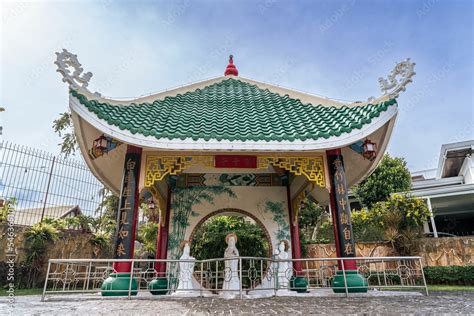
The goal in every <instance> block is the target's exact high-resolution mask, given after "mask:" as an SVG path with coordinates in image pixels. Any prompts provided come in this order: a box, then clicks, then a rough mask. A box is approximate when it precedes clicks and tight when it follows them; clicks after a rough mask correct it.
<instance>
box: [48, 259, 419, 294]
mask: <svg viewBox="0 0 474 316" xmlns="http://www.w3.org/2000/svg"><path fill="white" fill-rule="evenodd" d="M339 260H341V261H344V260H355V261H356V263H357V271H358V273H359V274H360V275H361V276H362V277H363V278H364V279H365V280H366V281H367V285H368V289H369V291H370V292H373V293H375V294H377V295H381V294H384V293H385V294H386V295H393V294H394V293H393V291H394V290H398V291H400V292H398V294H401V293H406V294H408V292H406V290H408V289H411V290H413V291H422V292H423V293H425V294H426V295H428V289H427V286H426V280H425V276H424V273H423V266H422V262H421V257H357V258H307V259H288V260H276V259H271V258H259V257H234V258H227V259H224V258H220V259H210V260H159V259H133V260H113V259H51V260H49V264H48V270H47V275H46V281H45V284H44V290H43V296H42V300H44V299H45V297H46V296H47V295H53V294H68V293H69V294H72V293H75V294H78V293H82V294H94V295H96V294H97V293H99V292H101V286H102V284H103V282H104V281H105V280H106V279H107V278H108V277H109V276H110V275H111V274H112V273H117V271H116V270H115V269H114V263H116V262H129V263H131V269H130V270H131V271H133V279H132V278H127V282H128V289H121V290H113V289H111V288H107V289H106V290H105V291H106V292H108V294H110V293H114V292H121V293H120V294H121V295H122V296H128V298H132V297H133V296H136V295H137V294H140V296H148V297H151V294H150V292H153V291H155V294H156V292H159V293H160V294H162V295H185V296H200V297H209V296H211V297H219V296H224V297H225V296H232V297H235V298H241V299H242V298H252V297H266V296H288V295H291V296H293V295H298V294H296V293H294V292H292V290H293V291H295V290H296V291H298V290H300V292H305V293H306V295H310V296H325V295H334V294H333V293H332V290H331V286H332V285H333V283H332V281H333V278H334V277H335V275H336V274H339V275H342V277H343V287H342V288H341V289H340V290H341V292H342V295H344V294H345V295H346V296H348V295H351V294H350V293H351V292H352V291H353V290H354V289H360V288H361V286H360V285H356V286H352V285H351V283H350V282H348V281H347V280H348V279H350V278H351V277H352V276H353V274H351V272H352V271H346V270H344V265H341V267H342V270H338V265H337V262H338V261H339ZM226 262H227V264H226ZM294 262H299V265H300V266H301V267H302V270H301V271H299V272H298V273H297V272H296V271H295V270H294V269H293V263H294ZM160 265H166V272H158V271H160V269H159V268H158V269H155V267H158V266H160ZM121 275H122V276H123V273H122V274H119V275H118V276H117V277H116V281H117V282H120V281H121V280H118V279H120V278H121ZM294 276H298V277H299V278H300V279H301V278H303V279H304V280H305V281H306V284H307V288H306V287H304V288H301V287H300V285H298V282H295V281H294V280H295V278H294ZM158 278H159V279H162V280H165V287H162V288H160V289H159V290H157V289H156V288H153V287H151V286H150V284H152V283H151V282H152V281H153V280H156V279H158ZM122 281H123V280H122ZM114 282H115V281H114ZM183 283H184V284H183ZM231 283H232V284H233V285H230V284H231ZM364 287H365V286H364ZM374 289H377V290H378V291H372V290H374ZM402 291H403V292H402ZM117 294H118V293H117ZM86 297H87V296H86Z"/></svg>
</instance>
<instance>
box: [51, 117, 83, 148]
mask: <svg viewBox="0 0 474 316" xmlns="http://www.w3.org/2000/svg"><path fill="white" fill-rule="evenodd" d="M53 129H54V132H55V133H57V134H58V135H59V137H61V139H62V142H61V143H59V144H58V145H59V146H61V153H62V154H63V155H64V157H68V156H69V155H74V153H75V152H76V150H77V148H78V144H77V139H76V134H75V133H74V129H73V126H72V116H71V113H70V112H64V113H61V114H60V116H59V118H57V119H56V120H54V121H53Z"/></svg>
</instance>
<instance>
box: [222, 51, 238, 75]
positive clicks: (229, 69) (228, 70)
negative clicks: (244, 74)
mask: <svg viewBox="0 0 474 316" xmlns="http://www.w3.org/2000/svg"><path fill="white" fill-rule="evenodd" d="M228 75H232V76H238V75H239V71H238V70H237V67H235V65H234V56H232V55H230V56H229V64H228V65H227V68H226V69H225V72H224V76H228Z"/></svg>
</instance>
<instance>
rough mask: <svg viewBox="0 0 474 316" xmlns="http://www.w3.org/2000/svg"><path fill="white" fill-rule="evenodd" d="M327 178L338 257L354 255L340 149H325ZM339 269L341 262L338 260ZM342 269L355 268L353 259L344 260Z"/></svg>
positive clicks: (346, 189)
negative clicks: (328, 180)
mask: <svg viewBox="0 0 474 316" xmlns="http://www.w3.org/2000/svg"><path fill="white" fill-rule="evenodd" d="M326 156H327V161H328V169H329V178H330V185H331V190H330V194H329V197H330V203H331V215H332V221H333V229H334V240H335V243H336V254H337V256H338V257H341V258H342V257H355V250H356V249H355V242H354V236H353V232H352V224H351V210H350V205H349V198H348V188H347V182H346V175H345V171H344V161H343V158H342V154H341V150H340V149H333V150H328V151H326ZM338 267H339V269H341V263H340V262H338ZM344 269H346V270H357V265H356V261H355V260H344Z"/></svg>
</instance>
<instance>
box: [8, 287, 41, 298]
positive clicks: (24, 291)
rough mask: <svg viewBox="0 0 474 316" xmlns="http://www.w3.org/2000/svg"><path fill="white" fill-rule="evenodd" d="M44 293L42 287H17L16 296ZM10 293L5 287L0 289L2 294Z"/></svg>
mask: <svg viewBox="0 0 474 316" xmlns="http://www.w3.org/2000/svg"><path fill="white" fill-rule="evenodd" d="M41 294H43V289H42V288H35V289H15V296H22V295H41ZM7 295H8V293H7V291H6V290H5V289H2V290H1V291H0V296H7Z"/></svg>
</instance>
